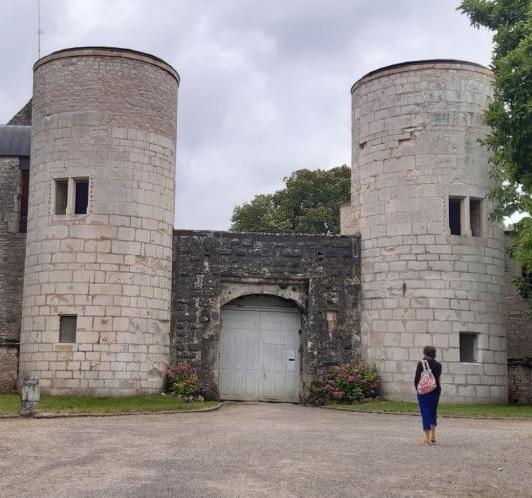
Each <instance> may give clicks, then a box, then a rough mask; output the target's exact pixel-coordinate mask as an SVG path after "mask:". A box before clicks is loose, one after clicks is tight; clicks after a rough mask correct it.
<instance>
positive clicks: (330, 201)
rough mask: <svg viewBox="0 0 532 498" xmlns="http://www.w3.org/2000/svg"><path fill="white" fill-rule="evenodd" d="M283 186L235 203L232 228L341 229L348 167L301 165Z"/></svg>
mask: <svg viewBox="0 0 532 498" xmlns="http://www.w3.org/2000/svg"><path fill="white" fill-rule="evenodd" d="M283 181H284V182H285V188H283V189H282V190H278V191H277V192H275V193H273V194H260V195H257V196H255V198H254V199H253V200H252V201H250V202H246V203H244V204H242V205H241V206H237V207H236V208H235V209H234V211H233V217H232V218H231V222H232V225H231V230H232V231H233V232H270V233H331V234H332V233H340V206H341V205H342V204H345V203H346V202H349V196H350V191H351V169H350V168H349V167H348V166H346V165H343V166H339V167H337V168H332V169H329V170H321V169H318V170H314V171H311V170H308V169H300V170H297V171H294V172H293V173H292V174H291V175H290V176H289V177H285V178H284V179H283Z"/></svg>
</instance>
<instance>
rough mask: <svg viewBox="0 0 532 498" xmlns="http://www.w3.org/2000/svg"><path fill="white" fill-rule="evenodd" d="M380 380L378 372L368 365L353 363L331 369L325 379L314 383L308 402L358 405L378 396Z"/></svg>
mask: <svg viewBox="0 0 532 498" xmlns="http://www.w3.org/2000/svg"><path fill="white" fill-rule="evenodd" d="M379 384H380V378H379V375H378V374H377V371H376V370H374V369H371V368H369V366H368V365H367V364H366V363H362V362H357V361H354V362H351V363H346V364H344V365H340V366H339V367H338V366H337V367H331V368H330V369H329V371H328V372H327V374H326V375H325V376H324V378H323V379H322V380H320V381H318V382H314V383H313V384H312V386H311V388H310V392H309V396H308V399H307V402H308V403H310V404H313V405H324V404H326V403H330V402H331V401H333V402H337V403H357V402H359V401H363V400H364V399H366V398H374V397H376V396H377V390H378V388H379Z"/></svg>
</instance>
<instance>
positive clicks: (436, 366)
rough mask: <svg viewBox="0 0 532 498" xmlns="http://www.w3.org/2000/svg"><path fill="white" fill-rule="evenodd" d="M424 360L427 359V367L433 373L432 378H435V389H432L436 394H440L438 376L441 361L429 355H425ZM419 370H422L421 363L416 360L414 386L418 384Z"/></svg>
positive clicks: (439, 374) (439, 375)
mask: <svg viewBox="0 0 532 498" xmlns="http://www.w3.org/2000/svg"><path fill="white" fill-rule="evenodd" d="M423 359H424V360H427V361H428V362H429V367H430V369H431V370H432V373H433V374H434V378H435V379H436V390H435V391H434V392H435V393H436V394H438V395H440V394H441V386H440V377H441V363H440V362H439V361H436V360H435V359H434V358H431V357H430V356H425V358H423ZM421 372H423V365H422V364H421V362H420V361H418V362H417V368H416V376H415V377H414V386H416V390H417V385H418V384H419V379H421Z"/></svg>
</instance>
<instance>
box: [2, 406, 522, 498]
mask: <svg viewBox="0 0 532 498" xmlns="http://www.w3.org/2000/svg"><path fill="white" fill-rule="evenodd" d="M440 428H441V430H440V433H439V444H438V446H434V447H422V446H420V441H421V430H420V421H419V419H418V418H417V417H412V416H397V415H377V414H362V413H352V412H347V413H346V412H339V411H333V410H323V409H317V408H305V407H302V406H297V405H289V404H265V403H257V404H254V403H241V404H232V405H228V406H225V407H223V408H222V409H221V410H220V411H217V412H209V413H194V414H192V413H191V414H186V413H184V414H176V415H134V416H126V417H108V418H95V417H92V418H91V417H88V418H67V419H48V420H46V419H41V420H20V419H9V420H0V496H2V497H3V496H6V497H10V498H11V497H17V496H68V497H78V496H84V497H97V496H113V497H120V496H142V497H151V496H158V497H160V496H176V497H186V498H188V497H199V496H201V497H203V496H206V497H305V498H307V497H321V496H346V497H347V496H353V497H356V496H361V497H388V496H389V497H393V496H415V497H418V496H419V497H424V498H427V497H435V496H442V497H443V496H446V497H447V496H459V497H472V496H482V497H491V496H505V497H519V496H532V422H531V421H507V420H471V419H442V420H441V421H440Z"/></svg>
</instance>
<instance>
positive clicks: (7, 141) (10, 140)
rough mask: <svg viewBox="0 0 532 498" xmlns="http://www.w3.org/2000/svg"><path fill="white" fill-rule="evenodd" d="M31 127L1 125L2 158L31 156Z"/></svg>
mask: <svg viewBox="0 0 532 498" xmlns="http://www.w3.org/2000/svg"><path fill="white" fill-rule="evenodd" d="M30 145H31V126H15V125H0V156H19V157H20V156H29V155H30Z"/></svg>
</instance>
